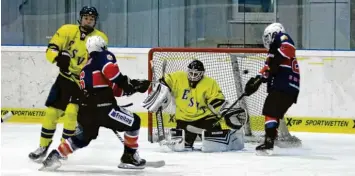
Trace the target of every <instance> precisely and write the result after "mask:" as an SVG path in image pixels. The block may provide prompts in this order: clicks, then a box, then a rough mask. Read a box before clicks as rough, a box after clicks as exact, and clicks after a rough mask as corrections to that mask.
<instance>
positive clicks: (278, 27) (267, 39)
mask: <svg viewBox="0 0 355 176" xmlns="http://www.w3.org/2000/svg"><path fill="white" fill-rule="evenodd" d="M280 32H282V33H285V32H286V30H285V28H284V26H283V25H282V24H281V23H272V24H270V25H269V26H267V27H266V28H265V30H264V34H263V43H264V47H265V48H266V49H270V44H271V43H272V42H273V41H274V38H275V35H276V34H278V33H280Z"/></svg>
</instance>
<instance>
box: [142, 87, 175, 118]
mask: <svg viewBox="0 0 355 176" xmlns="http://www.w3.org/2000/svg"><path fill="white" fill-rule="evenodd" d="M170 101H171V95H170V90H169V88H168V87H167V86H165V85H164V84H162V83H158V86H157V88H156V89H155V90H153V92H152V93H151V94H149V96H148V97H147V98H146V99H145V100H144V101H143V103H142V106H143V107H144V108H146V109H147V110H148V111H149V112H157V111H158V109H159V108H160V107H162V109H165V108H166V107H167V106H168V105H169V103H170Z"/></svg>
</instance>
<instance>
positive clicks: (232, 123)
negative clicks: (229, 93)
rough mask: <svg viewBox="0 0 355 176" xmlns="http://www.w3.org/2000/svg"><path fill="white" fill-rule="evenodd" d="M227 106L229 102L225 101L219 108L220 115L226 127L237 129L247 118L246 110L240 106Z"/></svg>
mask: <svg viewBox="0 0 355 176" xmlns="http://www.w3.org/2000/svg"><path fill="white" fill-rule="evenodd" d="M229 107H230V104H229V103H228V102H225V103H224V105H223V106H222V108H221V111H220V115H221V116H222V117H223V118H224V121H225V122H226V125H227V126H228V127H230V128H232V129H235V130H239V129H240V128H242V127H243V125H244V124H245V122H246V120H247V117H248V114H247V111H246V110H245V109H243V108H240V107H232V108H230V109H229Z"/></svg>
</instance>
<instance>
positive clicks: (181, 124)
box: [176, 120, 197, 150]
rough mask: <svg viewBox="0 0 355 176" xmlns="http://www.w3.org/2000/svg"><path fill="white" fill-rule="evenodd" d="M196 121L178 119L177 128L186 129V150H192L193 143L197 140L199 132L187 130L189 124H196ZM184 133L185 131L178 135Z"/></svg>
mask: <svg viewBox="0 0 355 176" xmlns="http://www.w3.org/2000/svg"><path fill="white" fill-rule="evenodd" d="M195 123H196V121H193V122H186V121H182V120H176V129H181V130H184V134H185V135H184V139H185V149H186V150H192V149H193V145H194V142H195V140H196V137H197V134H196V133H194V132H191V131H189V130H187V126H188V125H191V126H195ZM179 134H180V135H182V134H183V133H182V132H180V133H177V134H176V135H179Z"/></svg>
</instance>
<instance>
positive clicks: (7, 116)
mask: <svg viewBox="0 0 355 176" xmlns="http://www.w3.org/2000/svg"><path fill="white" fill-rule="evenodd" d="M13 115H14V114H13V113H12V112H11V111H9V112H8V113H6V114H5V115H4V116H3V117H1V123H3V122H5V121H6V120H8V119H9V118H11V117H12V116H13Z"/></svg>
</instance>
